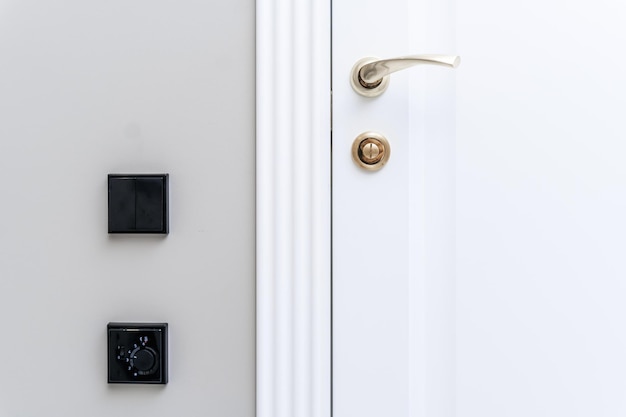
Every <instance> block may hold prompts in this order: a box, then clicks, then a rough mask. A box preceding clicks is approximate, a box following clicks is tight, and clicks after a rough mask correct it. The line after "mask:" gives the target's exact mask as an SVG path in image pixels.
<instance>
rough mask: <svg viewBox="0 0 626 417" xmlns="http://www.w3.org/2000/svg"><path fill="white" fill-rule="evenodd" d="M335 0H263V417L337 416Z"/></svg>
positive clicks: (259, 87) (259, 70) (259, 88)
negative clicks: (333, 348)
mask: <svg viewBox="0 0 626 417" xmlns="http://www.w3.org/2000/svg"><path fill="white" fill-rule="evenodd" d="M330 6H331V5H330V1H321V2H320V1H319V0H317V1H316V0H302V1H291V0H257V2H256V8H257V20H256V24H257V30H256V33H257V40H256V42H257V47H256V50H257V63H256V74H257V76H256V93H257V97H256V103H257V108H256V109H257V110H256V117H257V132H256V146H257V151H256V152H257V160H256V163H257V167H256V175H257V187H256V190H257V200H256V201H257V207H256V213H257V216H256V221H257V243H256V244H257V269H256V271H257V277H256V279H257V300H256V302H257V308H256V311H257V348H256V351H257V358H256V361H257V417H304V416H306V417H330V415H331V280H330V276H331V230H330V226H331V217H330V216H331V214H330V213H331V212H330V201H331V172H330V171H331V164H330V162H331V159H330V150H331V93H330V91H331V79H330V63H331V59H330V53H331V47H330V45H331V44H330V10H331V8H330Z"/></svg>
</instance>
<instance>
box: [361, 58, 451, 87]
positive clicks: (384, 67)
mask: <svg viewBox="0 0 626 417" xmlns="http://www.w3.org/2000/svg"><path fill="white" fill-rule="evenodd" d="M460 63H461V57H459V56H456V55H410V56H401V57H398V58H391V59H379V58H374V57H367V58H363V59H360V60H358V61H357V63H356V64H354V66H353V67H352V74H351V76H350V82H351V84H352V88H353V89H354V91H356V92H357V93H358V94H360V95H362V96H365V97H376V96H379V95H381V94H382V93H384V92H385V90H386V89H387V86H388V85H389V75H390V74H391V73H394V72H396V71H400V70H403V69H405V68H409V67H412V66H414V65H420V64H427V65H440V66H444V67H450V68H456V67H458V66H459V64H460Z"/></svg>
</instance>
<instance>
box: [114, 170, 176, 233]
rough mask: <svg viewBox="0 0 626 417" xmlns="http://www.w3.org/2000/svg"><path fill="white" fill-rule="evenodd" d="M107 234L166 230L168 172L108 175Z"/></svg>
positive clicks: (165, 231)
mask: <svg viewBox="0 0 626 417" xmlns="http://www.w3.org/2000/svg"><path fill="white" fill-rule="evenodd" d="M108 181H109V233H168V232H169V230H168V229H169V228H168V207H167V200H168V190H167V188H168V174H142V175H120V174H109V177H108Z"/></svg>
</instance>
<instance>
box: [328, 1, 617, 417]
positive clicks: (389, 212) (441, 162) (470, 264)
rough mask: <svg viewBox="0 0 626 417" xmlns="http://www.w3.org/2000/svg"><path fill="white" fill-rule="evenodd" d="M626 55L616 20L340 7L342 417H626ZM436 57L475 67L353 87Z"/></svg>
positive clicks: (583, 14) (336, 399)
mask: <svg viewBox="0 0 626 417" xmlns="http://www.w3.org/2000/svg"><path fill="white" fill-rule="evenodd" d="M625 42H626V6H624V5H623V4H621V3H618V2H615V1H612V0H600V1H596V2H580V1H573V2H563V1H556V0H549V1H545V0H541V1H540V0H529V1H523V2H520V1H505V2H502V1H496V0H478V1H473V2H465V1H453V0H416V1H411V2H405V1H389V2H385V3H384V4H383V3H381V2H373V1H365V2H360V3H359V5H358V7H356V6H355V5H354V4H353V2H349V1H345V0H336V1H334V2H333V108H334V113H333V410H334V415H335V416H336V417H346V416H360V417H369V416H411V417H417V416H419V417H435V416H437V417H442V416H458V417H486V416H489V417H491V416H493V417H501V416H516V417H517V416H519V417H528V416H581V417H583V416H585V417H587V416H621V415H624V414H625V413H626V396H625V395H624V392H626V377H625V375H626V355H624V352H625V351H626V333H625V332H624V328H625V324H626V303H625V302H624V300H625V299H626V281H625V277H626V263H624V260H623V259H624V252H625V250H626V244H625V243H624V236H625V235H626V220H624V213H625V212H626V210H625V208H626V192H625V190H626V164H625V163H624V156H625V155H626V140H625V139H626V128H625V127H624V123H623V120H624V115H625V114H626V99H625V98H624V97H626V81H625V80H624V74H626V71H625V70H626V60H625V59H624V58H623V56H622V53H621V52H622V50H623V48H624V44H625ZM423 53H431V54H458V55H460V56H461V60H462V62H461V65H460V66H459V67H458V68H457V69H455V70H451V69H447V68H441V67H431V66H420V67H415V68H411V69H406V70H403V71H401V72H398V73H394V74H392V75H391V76H390V78H391V82H390V84H389V87H388V89H387V91H386V92H385V93H383V94H382V95H380V96H378V97H375V98H365V97H361V96H359V95H357V94H356V93H355V92H354V91H353V90H352V88H351V86H350V83H349V80H348V79H349V74H350V70H351V68H352V66H353V65H354V63H355V62H356V61H357V60H359V59H360V58H363V57H367V56H378V57H380V58H393V57H397V56H403V55H409V54H423ZM366 131H375V132H379V133H381V134H383V135H384V136H386V137H387V139H388V140H389V142H390V148H391V157H390V159H389V161H388V162H387V164H386V165H385V166H384V168H382V169H381V170H380V171H376V172H370V171H366V170H363V169H361V168H359V167H358V166H357V165H356V164H355V163H354V162H353V161H352V158H351V154H350V152H351V147H352V142H353V140H354V139H355V138H356V137H357V135H359V134H360V133H362V132H366Z"/></svg>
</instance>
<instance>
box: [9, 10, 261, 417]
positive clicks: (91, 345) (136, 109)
mask: <svg viewBox="0 0 626 417" xmlns="http://www.w3.org/2000/svg"><path fill="white" fill-rule="evenodd" d="M224 66H228V68H229V69H228V71H223V70H222V68H223V67H224ZM116 172H124V173H127V172H139V173H140V172H168V173H169V174H170V186H171V194H170V206H171V214H170V226H171V228H170V229H171V232H170V234H169V236H167V237H165V238H163V237H156V236H109V235H108V234H107V224H106V202H107V193H106V175H107V174H108V173H116ZM0 175H1V176H2V178H3V186H2V197H1V198H0V201H2V206H1V208H0V218H1V219H2V222H1V225H0V316H1V317H2V318H3V326H2V331H1V333H0V357H2V358H3V365H2V374H1V376H0V416H3V417H4V416H11V417H13V416H35V415H45V416H63V417H67V416H85V415H89V416H94V417H97V416H110V415H128V416H130V415H133V416H148V415H149V416H172V415H181V414H185V415H233V416H252V415H254V397H255V393H254V388H255V383H254V373H255V370H254V368H255V365H254V362H255V361H254V346H255V345H254V4H253V2H251V1H243V0H242V1H231V2H224V3H221V4H220V6H219V7H218V8H216V4H213V3H203V2H195V1H176V2H168V1H157V2H154V1H134V2H121V1H108V2H104V1H98V2H93V1H91V2H84V1H70V0H64V1H57V2H46V1H3V2H1V3H0ZM126 320H133V321H167V322H169V324H170V347H171V351H170V357H169V358H170V383H169V384H168V385H167V386H165V387H156V386H114V385H107V383H106V352H105V345H106V330H105V329H106V323H107V322H108V321H126Z"/></svg>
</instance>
